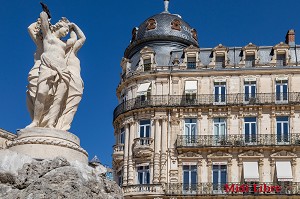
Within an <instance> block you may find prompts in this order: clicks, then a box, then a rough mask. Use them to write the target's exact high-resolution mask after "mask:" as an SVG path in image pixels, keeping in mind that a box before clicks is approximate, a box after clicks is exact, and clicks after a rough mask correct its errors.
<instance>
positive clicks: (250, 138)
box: [244, 117, 257, 144]
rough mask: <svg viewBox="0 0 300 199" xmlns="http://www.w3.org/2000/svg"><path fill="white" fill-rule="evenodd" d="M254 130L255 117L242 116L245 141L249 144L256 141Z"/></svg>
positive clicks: (255, 128)
mask: <svg viewBox="0 0 300 199" xmlns="http://www.w3.org/2000/svg"><path fill="white" fill-rule="evenodd" d="M256 130H257V127H256V117H245V118H244V136H245V143H248V144H251V143H255V142H256V141H257V133H256Z"/></svg>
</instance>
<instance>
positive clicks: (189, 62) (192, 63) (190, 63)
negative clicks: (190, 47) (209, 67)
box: [187, 57, 196, 69]
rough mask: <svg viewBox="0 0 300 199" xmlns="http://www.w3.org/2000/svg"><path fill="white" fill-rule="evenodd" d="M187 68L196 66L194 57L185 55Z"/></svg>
mask: <svg viewBox="0 0 300 199" xmlns="http://www.w3.org/2000/svg"><path fill="white" fill-rule="evenodd" d="M187 68H188V69H195V68H196V57H187Z"/></svg>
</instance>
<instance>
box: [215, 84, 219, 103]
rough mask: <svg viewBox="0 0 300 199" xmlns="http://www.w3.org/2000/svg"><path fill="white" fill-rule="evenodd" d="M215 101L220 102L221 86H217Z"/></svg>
mask: <svg viewBox="0 0 300 199" xmlns="http://www.w3.org/2000/svg"><path fill="white" fill-rule="evenodd" d="M215 102H219V87H218V86H215Z"/></svg>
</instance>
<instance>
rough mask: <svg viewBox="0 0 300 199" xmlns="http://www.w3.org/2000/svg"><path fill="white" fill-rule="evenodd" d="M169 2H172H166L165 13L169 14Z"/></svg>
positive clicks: (166, 0) (165, 0) (167, 0)
mask: <svg viewBox="0 0 300 199" xmlns="http://www.w3.org/2000/svg"><path fill="white" fill-rule="evenodd" d="M169 1H170V0H164V3H165V11H164V13H169Z"/></svg>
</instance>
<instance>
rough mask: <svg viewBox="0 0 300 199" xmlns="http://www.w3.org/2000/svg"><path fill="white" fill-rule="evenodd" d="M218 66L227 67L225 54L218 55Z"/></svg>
mask: <svg viewBox="0 0 300 199" xmlns="http://www.w3.org/2000/svg"><path fill="white" fill-rule="evenodd" d="M216 68H225V56H224V55H217V56H216Z"/></svg>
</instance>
